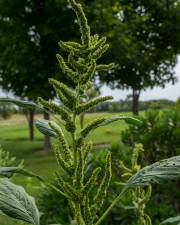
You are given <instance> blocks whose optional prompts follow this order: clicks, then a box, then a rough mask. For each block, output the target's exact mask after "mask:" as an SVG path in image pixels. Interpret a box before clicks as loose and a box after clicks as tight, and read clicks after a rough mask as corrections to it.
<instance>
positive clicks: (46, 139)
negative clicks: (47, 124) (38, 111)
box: [44, 112, 51, 151]
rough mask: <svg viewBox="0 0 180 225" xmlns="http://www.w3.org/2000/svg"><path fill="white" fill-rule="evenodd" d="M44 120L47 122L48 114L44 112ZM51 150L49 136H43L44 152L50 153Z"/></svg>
mask: <svg viewBox="0 0 180 225" xmlns="http://www.w3.org/2000/svg"><path fill="white" fill-rule="evenodd" d="M44 119H45V120H49V114H48V113H46V112H44ZM50 149H51V142H50V137H49V136H44V151H50Z"/></svg>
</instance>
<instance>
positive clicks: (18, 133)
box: [0, 113, 129, 225]
mask: <svg viewBox="0 0 180 225" xmlns="http://www.w3.org/2000/svg"><path fill="white" fill-rule="evenodd" d="M125 114H126V115H127V113H125ZM125 114H121V115H125ZM128 114H129V113H128ZM108 115H109V114H108V113H101V114H88V115H87V116H86V119H85V123H86V124H87V123H88V122H89V121H91V120H92V119H94V118H97V117H99V116H100V117H101V116H108ZM113 115H114V116H116V115H120V114H113ZM78 126H79V125H78ZM126 127H127V124H126V123H125V122H124V121H119V122H114V123H112V124H110V125H108V126H104V127H101V128H98V129H97V130H95V131H94V132H92V133H91V135H90V137H89V138H90V139H91V140H93V142H94V143H95V144H96V145H97V144H104V143H109V144H111V143H115V142H118V141H120V133H121V131H122V130H124V129H125V128H126ZM0 144H1V145H2V147H3V148H4V149H5V150H7V151H9V152H10V153H11V155H12V156H16V158H17V163H18V162H20V161H21V160H22V159H23V160H24V166H25V168H26V169H28V170H30V171H33V172H35V173H38V174H39V175H42V176H44V177H46V178H47V179H48V178H49V177H50V175H52V173H53V172H54V171H55V169H56V168H57V164H56V161H55V158H54V156H53V153H52V152H49V153H46V154H44V153H43V151H42V150H43V135H42V134H41V133H40V132H39V131H38V130H37V129H36V131H35V140H34V141H29V140H28V125H27V121H26V118H25V117H24V116H22V115H14V116H13V117H12V118H11V119H9V120H1V121H0ZM97 146H98V145H97ZM13 179H15V183H17V184H22V185H23V186H26V190H27V191H28V192H29V193H31V194H32V195H36V194H37V191H36V189H33V188H32V186H35V185H36V181H34V180H33V181H32V183H30V185H27V180H28V178H24V177H22V176H17V177H15V178H13ZM28 181H29V180H28ZM10 221H11V222H9V219H7V217H0V225H14V224H18V225H20V224H23V223H19V222H17V221H13V222H12V220H11V219H10Z"/></svg>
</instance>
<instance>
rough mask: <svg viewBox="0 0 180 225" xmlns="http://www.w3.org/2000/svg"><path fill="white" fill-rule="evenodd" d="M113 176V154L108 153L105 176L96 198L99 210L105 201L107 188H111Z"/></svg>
mask: <svg viewBox="0 0 180 225" xmlns="http://www.w3.org/2000/svg"><path fill="white" fill-rule="evenodd" d="M111 176H112V169H111V154H110V153H108V154H107V157H106V166H105V174H104V177H103V179H102V182H101V184H100V186H99V188H98V191H97V195H96V196H95V198H94V202H95V203H96V204H97V207H98V209H100V208H101V206H102V205H103V201H104V198H105V196H106V193H107V188H108V187H109V183H110V180H111Z"/></svg>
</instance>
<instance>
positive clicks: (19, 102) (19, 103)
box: [0, 98, 39, 109]
mask: <svg viewBox="0 0 180 225" xmlns="http://www.w3.org/2000/svg"><path fill="white" fill-rule="evenodd" d="M0 102H5V103H6V102H7V103H13V104H15V105H17V106H19V107H23V108H28V109H35V108H39V106H38V105H37V104H35V103H34V102H28V101H24V100H16V99H11V98H0Z"/></svg>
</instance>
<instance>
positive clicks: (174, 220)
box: [161, 216, 180, 225]
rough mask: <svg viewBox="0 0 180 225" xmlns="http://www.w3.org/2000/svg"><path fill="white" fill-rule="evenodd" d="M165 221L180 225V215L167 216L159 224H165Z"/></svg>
mask: <svg viewBox="0 0 180 225" xmlns="http://www.w3.org/2000/svg"><path fill="white" fill-rule="evenodd" d="M166 223H176V224H178V225H180V216H176V217H171V218H168V219H167V220H164V221H163V222H162V223H161V224H166Z"/></svg>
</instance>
